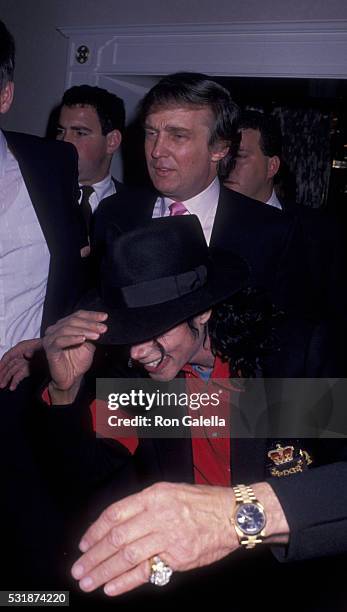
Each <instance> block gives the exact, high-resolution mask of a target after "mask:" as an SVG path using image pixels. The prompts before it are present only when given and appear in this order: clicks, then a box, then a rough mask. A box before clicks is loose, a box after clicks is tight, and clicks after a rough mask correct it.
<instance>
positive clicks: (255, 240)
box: [92, 186, 310, 313]
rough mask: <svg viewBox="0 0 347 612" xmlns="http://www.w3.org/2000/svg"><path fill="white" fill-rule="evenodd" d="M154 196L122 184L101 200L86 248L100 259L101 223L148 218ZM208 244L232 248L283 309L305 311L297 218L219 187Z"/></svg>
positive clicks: (124, 226)
mask: <svg viewBox="0 0 347 612" xmlns="http://www.w3.org/2000/svg"><path fill="white" fill-rule="evenodd" d="M156 197H157V194H155V193H153V192H151V191H145V190H135V189H129V188H124V190H123V191H122V192H121V193H120V194H117V195H115V196H111V197H109V198H105V199H104V200H103V202H102V205H99V207H98V209H97V211H96V213H95V216H94V217H95V218H94V234H93V237H92V246H93V249H94V252H95V254H96V257H98V258H100V256H101V253H102V249H103V243H104V240H105V235H106V231H107V227H108V226H109V225H110V224H115V225H117V226H118V227H119V229H120V231H129V230H131V229H133V228H134V227H136V226H138V225H142V224H143V223H146V222H147V221H149V220H150V219H151V218H152V213H153V207H154V204H155V201H156ZM210 246H211V247H213V248H218V249H225V250H230V251H234V252H235V253H237V254H238V255H240V256H242V257H243V258H244V259H245V260H246V261H247V262H248V264H249V266H250V270H251V280H250V283H251V284H252V285H253V286H254V285H256V286H259V287H263V288H265V289H266V290H267V291H269V292H270V294H271V297H272V300H273V301H274V303H276V304H277V305H278V306H280V307H282V308H285V309H294V310H296V311H298V310H300V312H301V313H302V312H303V310H304V311H307V312H308V311H309V310H310V305H309V301H310V291H309V278H308V274H307V270H308V264H307V257H306V255H305V249H304V245H303V242H302V237H301V233H300V232H299V231H298V222H297V220H296V219H295V218H293V217H292V216H291V215H286V214H283V213H282V212H281V211H278V210H275V209H273V208H271V207H266V206H263V205H262V204H260V203H259V202H257V201H256V200H252V199H250V198H247V197H246V196H243V195H241V194H239V193H236V192H234V191H230V190H229V189H226V188H225V187H223V186H221V191H220V197H219V202H218V207H217V212H216V217H215V222H214V226H213V231H212V236H211V242H210Z"/></svg>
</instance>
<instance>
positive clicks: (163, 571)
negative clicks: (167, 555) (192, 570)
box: [149, 555, 172, 586]
mask: <svg viewBox="0 0 347 612" xmlns="http://www.w3.org/2000/svg"><path fill="white" fill-rule="evenodd" d="M149 563H150V566H151V573H150V576H149V581H150V582H151V583H152V584H155V586H165V585H166V584H169V582H170V578H171V576H172V569H171V567H170V566H169V565H166V564H165V563H164V561H162V560H161V558H160V557H159V556H158V555H156V556H155V557H152V558H151V559H149Z"/></svg>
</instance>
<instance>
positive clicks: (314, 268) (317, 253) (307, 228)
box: [281, 201, 347, 320]
mask: <svg viewBox="0 0 347 612" xmlns="http://www.w3.org/2000/svg"><path fill="white" fill-rule="evenodd" d="M281 204H282V207H283V210H284V211H286V212H290V213H291V214H292V215H294V216H295V217H296V218H297V220H298V229H299V230H301V233H302V237H303V241H304V243H305V246H306V248H307V254H308V266H309V275H310V278H311V279H312V282H311V291H312V301H313V303H316V305H317V306H319V311H320V313H321V314H322V315H323V316H329V317H333V318H335V317H336V316H337V317H341V318H344V319H345V320H346V313H347V283H346V277H347V228H346V220H345V219H344V218H343V216H342V215H340V218H339V217H338V215H337V214H333V213H331V212H330V211H329V210H325V209H312V208H309V207H308V206H299V205H297V204H295V203H293V202H290V201H281Z"/></svg>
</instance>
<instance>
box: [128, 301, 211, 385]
mask: <svg viewBox="0 0 347 612" xmlns="http://www.w3.org/2000/svg"><path fill="white" fill-rule="evenodd" d="M209 316H210V312H206V313H204V314H203V315H200V316H199V317H195V319H194V322H193V325H194V327H195V329H196V331H194V330H192V329H190V327H189V326H188V324H187V323H186V322H185V323H181V324H180V325H177V326H176V327H173V328H172V329H170V330H169V331H167V332H165V334H163V335H162V336H159V337H158V338H156V339H155V340H150V341H148V342H143V343H141V344H136V345H134V346H132V347H131V350H130V356H131V358H132V359H133V360H134V361H137V362H138V363H139V364H140V365H141V366H142V367H143V368H144V369H145V370H146V371H147V372H148V374H149V375H150V377H151V378H153V379H154V380H160V381H168V380H173V379H174V378H175V376H176V375H177V374H178V372H179V371H180V370H181V369H182V368H183V366H185V365H186V364H187V363H195V364H198V365H201V366H208V367H211V366H212V365H213V361H214V357H213V355H212V353H211V351H210V348H209V340H208V338H207V339H206V340H205V342H204V339H205V333H204V325H205V323H206V321H207V320H208V318H209Z"/></svg>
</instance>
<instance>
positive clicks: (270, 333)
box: [208, 288, 282, 378]
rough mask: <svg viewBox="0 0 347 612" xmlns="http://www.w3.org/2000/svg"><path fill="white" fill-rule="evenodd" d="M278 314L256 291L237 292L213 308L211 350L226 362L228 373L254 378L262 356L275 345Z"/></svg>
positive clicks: (209, 326)
mask: <svg viewBox="0 0 347 612" xmlns="http://www.w3.org/2000/svg"><path fill="white" fill-rule="evenodd" d="M281 316H282V313H281V312H280V311H279V310H277V309H276V308H275V307H274V306H273V305H272V304H271V302H270V301H269V300H268V299H267V298H266V297H265V296H264V294H262V293H260V292H259V291H257V290H255V289H250V288H247V289H243V290H241V291H239V292H238V293H237V294H235V295H233V296H232V298H231V299H230V300H229V301H227V302H223V303H221V304H218V305H217V306H215V307H214V308H213V309H212V314H211V317H210V319H209V321H208V332H209V336H210V341H211V349H212V353H213V354H214V355H217V356H218V357H220V358H221V359H222V361H224V362H226V361H228V362H229V364H230V375H231V376H233V377H244V378H252V377H254V376H255V375H256V372H257V371H259V370H261V368H262V360H263V359H264V357H265V356H266V355H268V354H269V353H270V352H272V351H273V350H275V349H276V348H277V341H276V336H275V333H274V320H275V318H279V317H281Z"/></svg>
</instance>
